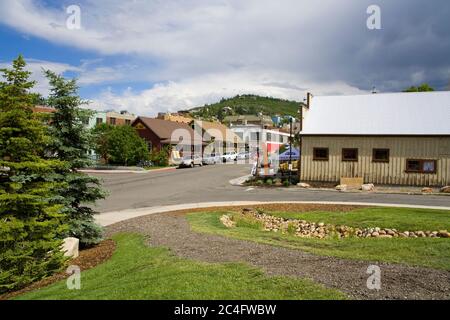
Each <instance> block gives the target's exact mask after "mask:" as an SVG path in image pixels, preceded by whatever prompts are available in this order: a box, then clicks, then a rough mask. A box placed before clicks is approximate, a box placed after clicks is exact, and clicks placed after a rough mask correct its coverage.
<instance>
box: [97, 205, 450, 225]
mask: <svg viewBox="0 0 450 320" xmlns="http://www.w3.org/2000/svg"><path fill="white" fill-rule="evenodd" d="M286 203H292V204H330V205H353V206H366V207H367V206H370V207H391V208H418V209H435V210H450V207H439V206H422V205H408V204H387V203H365V202H335V201H226V202H204V203H190V204H178V205H171V206H158V207H150V208H140V209H128V210H123V211H114V212H106V213H101V214H99V215H97V216H96V219H95V220H96V222H97V223H98V224H100V225H101V226H104V227H106V226H109V225H112V224H115V223H118V222H122V221H126V220H129V219H133V218H138V217H143V216H147V215H152V214H158V213H165V212H171V211H179V210H190V209H200V208H201V209H203V208H215V207H237V206H255V205H264V204H286Z"/></svg>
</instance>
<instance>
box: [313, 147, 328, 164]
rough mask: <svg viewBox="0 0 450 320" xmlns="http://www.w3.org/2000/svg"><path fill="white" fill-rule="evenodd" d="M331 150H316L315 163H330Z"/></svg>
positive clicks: (314, 151) (314, 154) (314, 152)
mask: <svg viewBox="0 0 450 320" xmlns="http://www.w3.org/2000/svg"><path fill="white" fill-rule="evenodd" d="M328 158H329V150H328V148H314V150H313V160H314V161H328Z"/></svg>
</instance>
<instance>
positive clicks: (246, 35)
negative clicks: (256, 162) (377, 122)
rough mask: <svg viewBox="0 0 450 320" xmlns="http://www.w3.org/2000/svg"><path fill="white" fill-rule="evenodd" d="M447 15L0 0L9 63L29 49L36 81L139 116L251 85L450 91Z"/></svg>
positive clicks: (275, 92) (429, 10)
mask: <svg viewBox="0 0 450 320" xmlns="http://www.w3.org/2000/svg"><path fill="white" fill-rule="evenodd" d="M73 5H76V6H78V7H79V8H80V10H81V11H80V18H81V24H80V27H81V28H79V29H77V28H75V29H74V28H73V26H74V24H73V23H74V22H75V20H73V19H72V18H73V16H72V15H71V14H68V13H67V8H69V7H70V6H73ZM370 5H377V6H379V8H380V9H381V30H370V29H368V28H367V19H368V18H369V14H368V13H367V9H368V7H369V6H370ZM449 17H450V2H449V1H448V0H430V1H425V0H321V1H313V0H128V1H127V0H78V1H77V0H68V1H66V0H62V1H61V0H59V1H58V0H14V1H11V0H0V44H1V49H0V66H5V65H7V64H9V63H10V61H11V60H12V59H13V58H15V57H16V56H17V55H18V54H20V53H21V54H23V55H24V56H25V58H26V59H27V61H28V63H29V69H30V70H31V71H33V77H34V78H35V79H36V80H38V81H39V84H38V86H37V87H36V89H35V90H36V91H39V92H41V93H43V94H46V93H47V90H48V85H47V83H46V81H45V79H43V77H42V72H41V70H42V68H45V69H52V70H54V71H56V72H59V73H63V74H64V75H65V76H67V77H77V78H78V79H79V84H80V87H81V88H80V92H81V95H82V96H83V97H84V98H86V99H90V100H91V101H92V107H93V108H97V109H117V110H122V109H128V110H130V111H132V112H135V113H137V114H141V115H154V114H156V113H157V112H159V111H176V110H180V109H186V108H190V107H195V106H199V105H203V104H204V103H210V102H215V101H217V100H218V99H220V98H221V97H230V96H234V95H236V94H242V93H254V94H260V95H264V96H274V97H279V98H287V99H294V100H297V101H301V100H303V98H304V96H305V93H306V92H307V91H311V92H313V93H314V94H315V95H336V94H361V93H366V92H370V91H371V90H372V87H373V86H375V87H376V88H377V89H378V90H379V91H381V92H392V91H400V90H402V89H404V88H405V87H408V86H410V85H418V84H420V83H422V82H428V83H430V84H431V85H432V86H434V87H435V88H436V89H439V90H449V89H450V88H449V86H450V19H449ZM68 21H69V26H72V27H70V28H68V24H67V22H68Z"/></svg>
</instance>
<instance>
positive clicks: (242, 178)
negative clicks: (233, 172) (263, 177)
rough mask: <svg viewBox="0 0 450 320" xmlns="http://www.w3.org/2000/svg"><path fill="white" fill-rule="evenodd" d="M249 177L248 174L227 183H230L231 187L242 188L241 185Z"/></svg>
mask: <svg viewBox="0 0 450 320" xmlns="http://www.w3.org/2000/svg"><path fill="white" fill-rule="evenodd" d="M251 176H252V175H251V174H248V175H246V176H243V177H239V178H236V179H233V180H230V181H229V183H230V184H231V185H232V186H237V187H241V186H242V185H243V184H244V183H245V182H246V181H247V180H248V179H249V178H250V177H251Z"/></svg>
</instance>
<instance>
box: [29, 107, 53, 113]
mask: <svg viewBox="0 0 450 320" xmlns="http://www.w3.org/2000/svg"><path fill="white" fill-rule="evenodd" d="M32 110H33V112H35V113H54V112H56V109H55V108H52V107H47V106H35V107H33V108H32Z"/></svg>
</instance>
